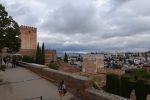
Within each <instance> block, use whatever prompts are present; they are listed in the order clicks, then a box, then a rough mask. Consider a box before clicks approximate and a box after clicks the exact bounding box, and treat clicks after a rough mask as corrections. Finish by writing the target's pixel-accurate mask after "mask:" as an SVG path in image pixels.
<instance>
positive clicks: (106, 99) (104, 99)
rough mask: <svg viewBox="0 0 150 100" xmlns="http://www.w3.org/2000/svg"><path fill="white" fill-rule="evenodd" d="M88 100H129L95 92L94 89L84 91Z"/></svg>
mask: <svg viewBox="0 0 150 100" xmlns="http://www.w3.org/2000/svg"><path fill="white" fill-rule="evenodd" d="M86 92H87V94H88V95H87V97H88V98H89V99H88V100H98V99H99V100H130V99H127V98H124V97H121V96H118V95H115V94H111V93H108V92H105V91H103V90H96V89H94V88H89V89H86Z"/></svg>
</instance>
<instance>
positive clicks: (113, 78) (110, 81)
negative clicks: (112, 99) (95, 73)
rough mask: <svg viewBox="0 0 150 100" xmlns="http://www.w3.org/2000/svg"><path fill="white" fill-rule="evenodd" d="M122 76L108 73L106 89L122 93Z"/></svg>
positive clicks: (114, 92)
mask: <svg viewBox="0 0 150 100" xmlns="http://www.w3.org/2000/svg"><path fill="white" fill-rule="evenodd" d="M120 87H121V82H120V76H119V75H115V74H108V75H107V77H106V90H107V91H108V92H110V93H113V94H116V95H121V91H120Z"/></svg>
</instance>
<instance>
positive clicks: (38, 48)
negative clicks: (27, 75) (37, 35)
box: [35, 43, 40, 64]
mask: <svg viewBox="0 0 150 100" xmlns="http://www.w3.org/2000/svg"><path fill="white" fill-rule="evenodd" d="M39 53H40V47H39V43H38V45H37V49H36V60H35V61H36V63H37V64H39Z"/></svg>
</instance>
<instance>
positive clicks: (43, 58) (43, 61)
mask: <svg viewBox="0 0 150 100" xmlns="http://www.w3.org/2000/svg"><path fill="white" fill-rule="evenodd" d="M42 64H43V65H44V64H45V45H44V43H43V44H42Z"/></svg>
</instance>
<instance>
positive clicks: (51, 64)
mask: <svg viewBox="0 0 150 100" xmlns="http://www.w3.org/2000/svg"><path fill="white" fill-rule="evenodd" d="M48 67H49V68H51V69H55V70H58V68H59V66H58V65H56V64H54V63H50V64H48Z"/></svg>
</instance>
